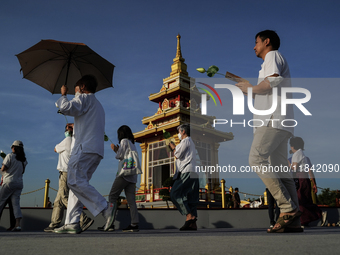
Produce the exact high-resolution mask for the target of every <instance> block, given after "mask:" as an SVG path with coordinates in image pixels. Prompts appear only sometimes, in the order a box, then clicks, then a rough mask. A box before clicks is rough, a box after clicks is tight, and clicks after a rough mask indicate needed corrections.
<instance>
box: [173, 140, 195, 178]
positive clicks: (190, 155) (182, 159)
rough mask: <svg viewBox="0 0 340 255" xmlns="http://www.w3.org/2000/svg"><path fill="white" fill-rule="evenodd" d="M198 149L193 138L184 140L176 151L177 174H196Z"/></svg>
mask: <svg viewBox="0 0 340 255" xmlns="http://www.w3.org/2000/svg"><path fill="white" fill-rule="evenodd" d="M195 153H196V149H195V144H194V142H193V141H192V140H191V137H189V136H188V137H186V138H184V139H183V140H182V141H181V142H180V143H179V144H178V145H177V146H176V150H175V154H174V155H175V157H176V172H178V171H180V172H181V173H187V172H195V167H196V157H195Z"/></svg>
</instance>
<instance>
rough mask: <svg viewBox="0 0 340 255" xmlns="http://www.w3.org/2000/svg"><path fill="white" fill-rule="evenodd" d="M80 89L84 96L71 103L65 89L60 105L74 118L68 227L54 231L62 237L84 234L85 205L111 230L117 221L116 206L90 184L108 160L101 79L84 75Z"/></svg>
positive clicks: (65, 112) (69, 178)
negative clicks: (99, 94) (98, 93)
mask: <svg viewBox="0 0 340 255" xmlns="http://www.w3.org/2000/svg"><path fill="white" fill-rule="evenodd" d="M76 86H79V88H80V93H81V94H80V95H78V96H76V97H74V98H73V99H72V100H70V101H69V100H68V99H67V97H66V95H67V87H66V86H65V85H63V86H62V87H61V95H62V96H61V98H60V99H59V100H58V101H57V102H56V104H57V106H58V107H59V109H60V112H61V113H62V114H65V115H68V116H73V117H74V128H73V131H74V132H73V134H74V146H73V149H72V152H71V156H70V160H69V162H68V174H67V185H68V187H69V189H70V192H69V197H68V205H67V212H66V219H65V225H64V226H62V227H61V228H57V229H55V230H54V232H55V233H58V234H64V233H67V234H78V233H80V232H81V227H80V224H79V222H80V214H81V212H82V211H83V207H84V206H85V207H86V208H87V209H88V210H89V211H90V212H91V213H92V214H93V216H95V217H96V216H97V215H98V214H99V213H102V215H103V217H104V218H105V221H106V224H105V227H104V230H105V231H106V230H108V228H109V227H110V226H111V223H112V221H113V208H112V206H113V204H112V203H108V202H107V201H106V199H105V198H104V197H103V196H102V195H101V194H100V193H99V192H98V191H97V190H96V189H95V188H94V187H93V186H91V185H90V183H89V181H90V180H91V178H92V175H93V174H94V172H95V171H96V169H97V167H98V165H99V163H100V161H101V160H102V158H103V157H104V129H105V112H104V109H103V106H102V105H101V103H100V102H99V101H98V100H97V98H96V96H95V94H94V93H95V92H96V88H97V79H96V78H95V77H94V76H92V75H84V76H83V77H82V78H81V79H80V80H79V81H78V82H77V83H76Z"/></svg>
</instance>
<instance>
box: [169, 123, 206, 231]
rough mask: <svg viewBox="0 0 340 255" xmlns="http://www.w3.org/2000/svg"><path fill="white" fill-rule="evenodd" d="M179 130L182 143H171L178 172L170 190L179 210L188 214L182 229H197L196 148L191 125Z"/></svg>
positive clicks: (197, 180)
mask: <svg viewBox="0 0 340 255" xmlns="http://www.w3.org/2000/svg"><path fill="white" fill-rule="evenodd" d="M177 130H178V138H179V140H180V143H179V144H178V145H177V146H175V144H173V143H170V144H169V146H170V148H171V149H172V150H173V152H174V156H175V158H176V173H175V175H174V178H173V179H174V180H175V182H174V184H173V186H172V188H171V191H170V198H171V201H172V203H173V204H174V205H175V206H176V207H177V209H178V210H179V212H180V213H181V214H182V215H186V221H185V223H184V225H183V226H182V227H181V228H180V230H181V231H186V230H197V225H196V221H197V205H198V201H199V179H198V175H197V174H196V173H195V166H196V161H195V160H196V157H195V153H196V149H195V144H194V142H193V141H192V139H191V137H190V126H189V125H180V126H179V127H178V128H177Z"/></svg>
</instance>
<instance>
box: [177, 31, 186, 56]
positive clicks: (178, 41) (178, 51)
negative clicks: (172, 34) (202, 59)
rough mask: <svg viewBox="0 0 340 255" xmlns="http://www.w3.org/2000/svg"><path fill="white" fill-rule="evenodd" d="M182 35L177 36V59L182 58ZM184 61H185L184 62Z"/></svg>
mask: <svg viewBox="0 0 340 255" xmlns="http://www.w3.org/2000/svg"><path fill="white" fill-rule="evenodd" d="M180 40H181V35H180V34H178V35H177V52H176V58H182V52H181V42H180ZM183 61H184V60H183Z"/></svg>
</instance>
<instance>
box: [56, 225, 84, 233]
mask: <svg viewBox="0 0 340 255" xmlns="http://www.w3.org/2000/svg"><path fill="white" fill-rule="evenodd" d="M54 233H57V234H79V233H81V228H80V225H79V223H74V224H65V225H64V226H62V227H60V228H55V229H54Z"/></svg>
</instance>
